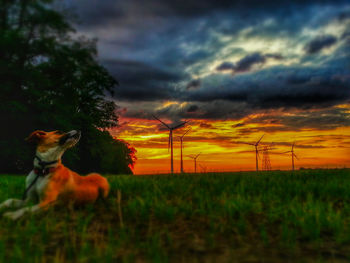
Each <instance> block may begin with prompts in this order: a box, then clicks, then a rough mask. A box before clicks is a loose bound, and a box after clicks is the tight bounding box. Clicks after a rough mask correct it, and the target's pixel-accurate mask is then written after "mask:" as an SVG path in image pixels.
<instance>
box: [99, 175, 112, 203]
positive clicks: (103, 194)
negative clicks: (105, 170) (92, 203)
mask: <svg viewBox="0 0 350 263" xmlns="http://www.w3.org/2000/svg"><path fill="white" fill-rule="evenodd" d="M109 190H110V187H109V183H108V181H107V179H106V178H104V177H102V176H101V180H100V184H99V187H98V198H97V199H101V200H102V202H103V203H104V204H105V206H107V207H109V204H108V202H107V197H108V194H109Z"/></svg>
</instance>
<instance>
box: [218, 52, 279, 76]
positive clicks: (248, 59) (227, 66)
mask: <svg viewBox="0 0 350 263" xmlns="http://www.w3.org/2000/svg"><path fill="white" fill-rule="evenodd" d="M268 58H271V59H276V60H281V59H283V56H282V55H280V54H265V55H263V54H260V53H259V52H255V53H252V54H248V55H247V56H245V57H243V58H242V59H240V60H239V61H237V62H236V63H231V62H223V63H222V64H220V65H219V66H218V67H216V70H217V71H227V70H230V71H232V73H240V72H247V71H250V70H252V68H253V67H254V66H259V65H263V64H265V63H266V60H267V59H268Z"/></svg>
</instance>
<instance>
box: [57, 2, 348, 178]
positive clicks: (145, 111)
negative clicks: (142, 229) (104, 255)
mask: <svg viewBox="0 0 350 263" xmlns="http://www.w3.org/2000/svg"><path fill="white" fill-rule="evenodd" d="M62 8H65V10H66V11H67V13H70V14H74V15H75V20H74V23H75V27H76V28H77V32H78V33H79V34H82V35H85V36H87V37H89V38H96V39H97V40H98V41H97V47H98V61H99V62H100V63H101V64H102V65H104V66H105V67H106V68H107V69H108V71H109V72H110V74H112V75H113V76H114V77H115V78H116V79H117V80H118V81H119V83H120V85H119V86H117V87H116V88H115V97H113V98H109V99H111V100H114V101H115V102H116V104H117V105H118V114H119V116H120V122H119V123H120V124H119V126H118V127H116V128H114V129H112V130H111V131H110V132H111V134H112V135H114V136H117V137H118V138H120V139H124V140H126V141H128V142H129V143H130V144H131V145H132V146H134V147H135V148H136V149H137V157H138V161H137V163H136V166H135V170H134V172H135V173H136V174H144V173H164V172H169V170H170V166H169V152H168V132H167V130H166V129H164V127H163V126H162V125H161V124H160V123H159V122H158V121H157V120H155V119H154V118H153V117H152V114H153V115H155V116H157V117H159V118H161V119H162V120H163V121H164V122H166V123H168V124H169V125H176V124H178V123H181V121H185V120H188V121H190V122H189V123H188V124H187V126H186V127H184V128H182V129H179V130H176V131H175V132H174V133H175V134H174V154H175V157H174V159H175V171H179V169H180V166H179V153H180V148H179V140H178V137H177V136H179V135H181V134H183V133H184V132H185V131H186V130H187V129H191V130H190V132H189V133H188V134H187V135H186V136H185V139H184V156H185V157H184V166H185V171H187V172H193V169H194V165H193V160H192V159H191V158H190V157H189V156H188V155H196V154H198V153H201V155H200V157H199V158H198V169H199V170H200V171H203V172H204V171H239V170H253V169H255V152H254V147H253V146H251V145H249V144H247V143H253V142H255V141H257V140H258V139H259V138H260V137H261V136H262V135H263V134H265V135H264V138H263V139H262V143H263V144H265V145H269V146H270V147H271V148H273V149H271V150H270V154H269V157H270V161H271V165H272V169H290V168H291V156H290V154H288V153H287V154H281V153H282V152H285V151H288V150H290V148H291V145H292V144H293V142H295V153H296V155H297V156H298V160H296V167H297V168H300V167H304V168H316V167H323V168H327V167H328V168H331V167H344V166H347V167H350V2H349V1H336V0H332V1H327V0H323V1H316V0H315V1H301V0H296V1H283V0H280V1H276V0H266V1H259V0H247V1H236V0H230V1H228V0H227V1H226V0H221V1H220V0H219V1H218V0H216V1H214V0H213V1H212V0H202V1H196V0H186V1H184V0H172V1H170V0H147V1H137V0H128V1H119V0H103V1H97V0H85V1H72V0H65V1H64V5H62ZM260 157H261V159H259V162H260V164H261V163H262V159H263V154H262V152H261V155H260ZM260 168H261V167H260Z"/></svg>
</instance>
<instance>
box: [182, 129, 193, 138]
mask: <svg viewBox="0 0 350 263" xmlns="http://www.w3.org/2000/svg"><path fill="white" fill-rule="evenodd" d="M190 130H191V129H188V130H187V131H186V132H185V133H184V134H183V135H182V137H184V136H185V135H186V134H187V133H188V132H189V131H190Z"/></svg>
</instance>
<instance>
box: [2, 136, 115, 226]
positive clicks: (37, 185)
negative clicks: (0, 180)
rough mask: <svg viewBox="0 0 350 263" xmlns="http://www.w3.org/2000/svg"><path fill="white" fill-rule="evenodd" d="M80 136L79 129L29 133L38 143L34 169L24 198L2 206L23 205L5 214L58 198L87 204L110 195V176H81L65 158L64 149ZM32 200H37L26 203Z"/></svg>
mask: <svg viewBox="0 0 350 263" xmlns="http://www.w3.org/2000/svg"><path fill="white" fill-rule="evenodd" d="M80 136H81V133H80V132H79V131H75V130H73V131H70V132H67V133H63V132H60V131H52V132H44V131H35V132H33V133H32V134H30V135H29V137H28V138H27V141H29V142H32V143H35V144H36V156H35V158H34V169H33V170H32V171H31V172H30V173H29V175H28V176H27V178H26V192H25V197H24V198H23V200H20V199H9V200H7V201H5V202H3V203H2V204H0V209H1V208H4V207H6V208H20V209H19V210H16V211H14V212H7V213H5V214H4V216H5V217H8V218H11V219H14V220H15V219H18V218H20V217H22V216H23V215H24V214H26V213H27V212H38V211H41V210H44V209H46V208H48V207H49V206H51V205H53V204H55V203H57V202H60V203H61V202H64V203H68V202H69V203H72V202H73V203H77V204H84V203H93V202H95V201H96V200H97V199H98V198H99V197H101V198H106V197H107V195H108V193H109V184H108V181H107V179H106V178H104V177H102V176H101V175H99V174H96V173H93V174H89V175H87V176H80V175H78V174H77V173H75V172H73V171H71V170H69V169H68V168H67V167H65V166H64V165H63V164H62V162H61V157H62V155H63V153H64V152H65V151H66V150H67V149H68V148H71V147H73V146H74V145H75V144H76V143H77V142H78V141H79V139H80ZM31 201H34V202H37V204H36V205H34V206H27V207H25V206H26V205H27V204H28V203H29V202H31Z"/></svg>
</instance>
